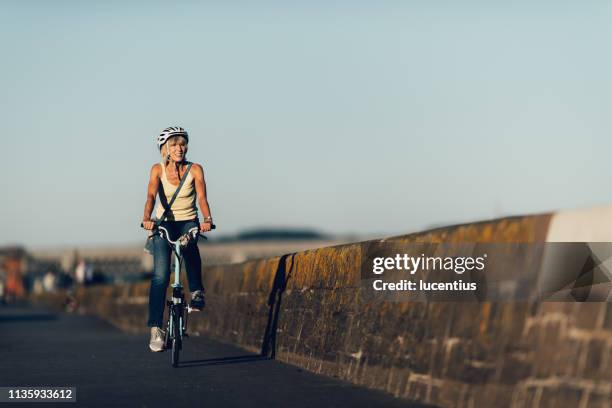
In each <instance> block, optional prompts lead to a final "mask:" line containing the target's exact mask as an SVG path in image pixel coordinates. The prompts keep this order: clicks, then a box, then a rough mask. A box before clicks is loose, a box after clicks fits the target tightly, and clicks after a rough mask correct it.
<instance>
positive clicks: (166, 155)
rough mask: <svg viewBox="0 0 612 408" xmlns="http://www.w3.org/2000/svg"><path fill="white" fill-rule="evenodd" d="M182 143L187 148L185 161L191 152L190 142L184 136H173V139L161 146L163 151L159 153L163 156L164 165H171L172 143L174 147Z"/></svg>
mask: <svg viewBox="0 0 612 408" xmlns="http://www.w3.org/2000/svg"><path fill="white" fill-rule="evenodd" d="M181 142H182V143H183V145H184V146H185V156H184V157H183V159H186V157H187V151H188V150H189V141H188V140H187V138H186V137H184V136H172V137H171V138H169V139H168V140H166V143H164V144H163V145H162V146H161V150H160V151H159V153H160V155H161V159H162V163H163V164H164V165H167V164H168V163H170V143H172V145H173V146H174V145H175V144H177V143H181Z"/></svg>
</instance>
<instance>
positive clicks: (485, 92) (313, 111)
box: [0, 1, 612, 246]
mask: <svg viewBox="0 0 612 408" xmlns="http://www.w3.org/2000/svg"><path fill="white" fill-rule="evenodd" d="M123 3H124V2H119V1H116V2H82V1H53V2H48V1H4V2H2V5H0V51H1V53H2V64H1V65H0V89H2V92H0V118H1V122H2V129H3V132H2V133H3V134H2V144H3V147H4V148H3V152H4V154H3V158H2V160H0V177H1V185H2V204H1V206H2V207H1V209H2V211H0V225H1V229H0V245H2V244H8V243H23V244H26V245H31V246H41V245H43V246H45V245H56V244H96V243H113V242H114V243H121V242H136V241H138V240H142V239H144V234H143V233H142V231H141V230H140V229H139V228H138V224H139V222H140V219H141V217H142V210H143V204H144V198H145V190H146V183H147V179H148V172H149V169H150V167H151V165H152V164H153V163H154V162H155V161H156V160H157V159H158V156H157V152H156V148H155V145H154V142H153V140H154V137H155V135H156V134H157V133H158V132H159V131H160V130H161V129H163V128H164V127H166V126H170V125H175V124H178V125H181V126H184V127H185V128H186V129H187V130H188V131H189V132H190V135H191V143H190V151H189V158H190V159H191V160H193V161H196V162H200V163H202V164H203V165H204V168H205V172H206V177H207V182H208V189H209V200H210V204H211V208H212V211H213V215H214V218H215V222H216V223H217V224H218V225H219V228H220V230H219V231H218V232H219V233H222V232H225V233H232V232H236V231H238V230H240V229H243V228H249V227H255V226H263V225H266V226H310V227H315V228H320V229H323V230H325V231H329V232H336V233H346V232H357V233H372V232H375V233H381V234H386V233H389V234H396V233H404V232H410V231H415V230H419V229H423V228H426V227H428V226H431V225H436V224H447V223H455V222H462V221H470V220H479V219H486V218H492V217H495V216H501V215H507V214H522V213H531V212H542V211H549V210H554V209H557V208H569V207H582V206H590V205H595V204H602V203H608V202H611V201H612V191H611V190H610V189H609V188H606V184H607V179H608V176H609V175H610V174H612V160H611V159H610V158H611V156H612V155H611V152H612V137H611V131H612V115H611V114H610V112H611V111H612V75H611V74H610V73H611V72H612V57H611V56H610V52H609V41H610V38H612V24H610V21H612V7H611V5H610V3H608V2H604V1H589V2H579V1H573V2H570V1H560V2H559V1H540V2H532V1H518V2H507V1H506V2H501V1H498V2H485V1H480V2H470V1H468V2H450V1H446V2H430V1H377V2H365V1H364V2H354V1H351V2H348V1H347V2H335V1H331V2H323V1H315V2H302V3H301V5H299V6H297V5H295V4H291V5H289V3H287V2H268V3H266V2H243V1H231V2H227V1H218V2H205V3H202V4H201V3H200V2H183V3H180V4H178V5H175V4H172V5H171V4H170V3H168V2H157V3H156V2H141V3H139V2H129V5H128V4H123ZM125 3H127V2H125ZM434 3H435V4H434ZM536 3H537V4H536Z"/></svg>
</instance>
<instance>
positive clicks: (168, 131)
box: [157, 126, 189, 150]
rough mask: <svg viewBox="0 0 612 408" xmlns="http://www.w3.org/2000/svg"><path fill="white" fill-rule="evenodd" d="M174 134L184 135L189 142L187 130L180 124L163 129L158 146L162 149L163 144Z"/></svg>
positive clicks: (158, 139)
mask: <svg viewBox="0 0 612 408" xmlns="http://www.w3.org/2000/svg"><path fill="white" fill-rule="evenodd" d="M173 136H183V137H184V138H185V139H187V142H189V135H188V134H187V131H186V130H185V129H183V128H182V127H180V126H170V127H167V128H165V129H164V130H162V132H161V133H160V134H159V136H157V147H158V148H159V150H161V148H162V146H163V144H164V143H166V141H167V140H168V139H170V138H171V137H173Z"/></svg>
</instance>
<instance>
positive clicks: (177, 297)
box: [168, 240, 187, 340]
mask: <svg viewBox="0 0 612 408" xmlns="http://www.w3.org/2000/svg"><path fill="white" fill-rule="evenodd" d="M172 252H173V253H174V283H173V284H172V298H171V300H170V301H169V303H168V306H170V309H169V313H168V333H169V336H170V338H172V336H173V335H174V333H175V331H174V324H177V323H178V328H179V335H180V339H181V340H182V339H183V336H184V334H185V329H186V327H187V314H185V313H184V312H185V297H184V295H183V285H181V282H180V274H181V245H180V243H179V242H178V240H177V241H176V242H174V248H173V251H172ZM177 309H178V310H177ZM177 317H178V322H175V321H174V319H175V318H177Z"/></svg>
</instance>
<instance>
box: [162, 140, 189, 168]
mask: <svg viewBox="0 0 612 408" xmlns="http://www.w3.org/2000/svg"><path fill="white" fill-rule="evenodd" d="M166 144H167V145H168V152H169V154H170V159H171V160H172V161H174V162H181V161H183V159H185V154H186V153H187V141H186V140H185V138H183V137H180V136H177V137H171V138H170V139H168V141H167V142H166Z"/></svg>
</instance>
